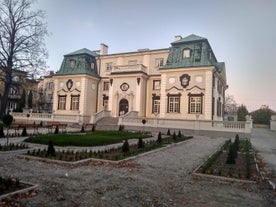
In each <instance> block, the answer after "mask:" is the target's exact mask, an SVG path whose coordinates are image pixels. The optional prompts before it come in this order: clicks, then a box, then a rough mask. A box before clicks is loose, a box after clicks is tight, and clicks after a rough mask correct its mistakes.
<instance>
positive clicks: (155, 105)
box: [153, 99, 160, 114]
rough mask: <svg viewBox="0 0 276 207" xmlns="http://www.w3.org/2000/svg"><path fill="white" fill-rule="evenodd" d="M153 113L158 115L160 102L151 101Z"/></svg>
mask: <svg viewBox="0 0 276 207" xmlns="http://www.w3.org/2000/svg"><path fill="white" fill-rule="evenodd" d="M153 113H154V114H159V113H160V100H157V99H155V100H153Z"/></svg>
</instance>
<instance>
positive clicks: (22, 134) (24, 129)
mask: <svg viewBox="0 0 276 207" xmlns="http://www.w3.org/2000/svg"><path fill="white" fill-rule="evenodd" d="M21 136H22V137H26V136H28V133H27V129H26V127H24V128H23V131H22V133H21Z"/></svg>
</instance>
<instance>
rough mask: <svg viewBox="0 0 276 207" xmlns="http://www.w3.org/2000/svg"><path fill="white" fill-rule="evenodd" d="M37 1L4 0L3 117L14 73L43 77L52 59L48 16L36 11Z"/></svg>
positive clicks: (0, 32)
mask: <svg viewBox="0 0 276 207" xmlns="http://www.w3.org/2000/svg"><path fill="white" fill-rule="evenodd" d="M32 4H33V0H0V74H1V76H0V81H3V82H4V84H3V85H4V90H3V95H2V97H1V99H2V101H1V108H0V116H1V115H3V114H4V111H5V108H6V105H7V101H8V93H9V88H10V86H11V83H12V77H13V70H14V69H16V70H23V71H26V72H28V73H29V74H32V76H36V75H40V74H42V73H41V72H43V71H45V69H46V61H45V60H46V58H47V56H48V54H47V50H46V47H45V44H44V40H45V37H46V36H47V35H48V33H47V23H46V22H45V13H44V12H43V11H41V10H37V11H33V10H32V8H31V5H32Z"/></svg>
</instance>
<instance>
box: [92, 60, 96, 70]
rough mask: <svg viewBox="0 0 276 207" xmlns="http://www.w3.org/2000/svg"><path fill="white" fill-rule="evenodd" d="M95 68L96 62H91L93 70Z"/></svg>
mask: <svg viewBox="0 0 276 207" xmlns="http://www.w3.org/2000/svg"><path fill="white" fill-rule="evenodd" d="M94 69H95V63H94V62H91V70H94Z"/></svg>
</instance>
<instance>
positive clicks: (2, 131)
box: [0, 126, 5, 138]
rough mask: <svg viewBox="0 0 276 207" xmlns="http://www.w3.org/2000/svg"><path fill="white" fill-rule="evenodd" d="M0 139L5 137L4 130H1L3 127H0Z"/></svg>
mask: <svg viewBox="0 0 276 207" xmlns="http://www.w3.org/2000/svg"><path fill="white" fill-rule="evenodd" d="M2 137H5V134H4V128H3V126H0V138H2Z"/></svg>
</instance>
